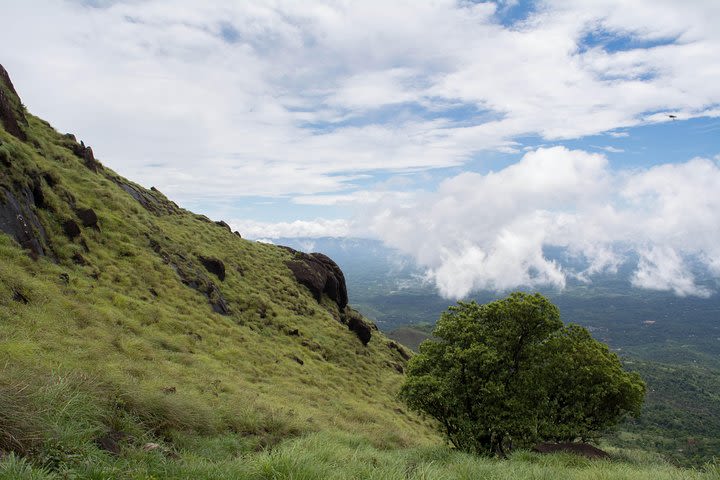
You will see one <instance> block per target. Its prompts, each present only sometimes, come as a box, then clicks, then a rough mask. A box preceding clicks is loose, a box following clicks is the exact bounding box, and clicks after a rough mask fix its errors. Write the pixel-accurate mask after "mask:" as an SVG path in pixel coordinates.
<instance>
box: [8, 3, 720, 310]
mask: <svg viewBox="0 0 720 480" xmlns="http://www.w3.org/2000/svg"><path fill="white" fill-rule="evenodd" d="M0 5H1V6H2V11H3V17H4V18H5V19H10V21H4V22H3V28H2V29H0V63H2V64H3V65H4V66H5V68H6V69H7V70H8V71H9V73H10V75H11V76H12V78H13V81H14V83H15V86H16V88H17V89H18V91H19V93H20V95H21V97H22V99H23V101H24V103H25V105H26V106H27V107H28V109H29V110H30V111H31V112H32V113H34V114H36V115H38V116H40V117H42V118H44V119H46V120H48V121H50V122H51V123H52V125H53V126H54V127H55V128H57V129H58V130H60V131H62V132H72V133H74V134H76V136H77V137H78V138H79V139H82V140H84V141H85V143H86V144H88V145H91V146H92V147H93V150H94V151H95V154H96V156H97V157H98V158H99V159H100V160H101V161H102V162H103V163H104V164H105V165H107V166H109V167H110V168H112V169H114V170H116V171H117V172H119V173H120V174H122V175H123V176H126V177H128V178H130V179H132V180H134V181H137V182H138V183H140V184H143V185H145V186H148V187H149V186H151V185H152V186H156V187H157V188H159V189H160V190H161V191H162V192H163V193H165V194H166V195H168V196H169V197H170V198H173V199H174V200H176V201H177V202H178V203H179V204H180V205H182V206H183V207H185V208H188V209H191V210H193V211H196V212H199V213H205V214H207V215H209V216H210V217H212V218H214V219H218V220H219V219H223V220H226V221H227V222H228V223H230V224H231V225H232V226H234V227H235V228H237V229H238V230H239V231H240V232H241V233H242V234H243V235H244V236H245V237H246V238H250V239H259V238H271V237H280V236H282V237H293V236H304V237H305V236H310V237H313V236H317V237H319V236H338V237H343V236H354V237H367V238H376V239H379V240H382V241H383V242H385V243H386V245H388V246H390V247H393V248H396V249H398V250H400V251H401V252H402V253H404V254H407V255H410V256H411V257H412V258H414V259H415V261H416V262H417V263H418V264H419V265H420V266H421V267H422V268H424V269H425V271H426V272H427V278H428V279H429V280H431V281H433V282H434V283H435V285H436V286H437V288H438V290H439V291H440V293H441V294H443V295H445V296H447V297H450V298H460V297H463V296H465V295H467V294H468V293H469V292H471V291H474V290H478V289H496V290H503V289H509V288H515V287H518V286H540V285H543V286H546V285H550V286H555V287H557V288H560V289H561V288H563V286H564V285H565V284H566V282H567V281H568V280H569V279H570V278H574V279H581V280H583V281H588V282H591V281H592V277H593V275H595V274H598V273H604V274H607V273H613V272H615V271H617V269H618V267H619V266H620V265H622V263H623V262H625V261H626V260H627V259H628V258H631V257H632V258H637V259H638V260H637V265H636V267H635V270H634V273H633V275H632V282H633V285H634V286H636V287H638V288H646V289H653V290H666V291H672V292H674V293H676V294H677V295H680V296H687V295H694V296H700V297H707V296H711V295H715V294H716V293H717V291H718V290H720V288H718V286H720V280H719V279H720V240H719V239H720V215H719V214H718V212H720V194H718V192H720V54H719V53H718V52H720V29H718V28H717V25H720V2H718V1H717V0H688V1H683V2H678V1H676V0H633V1H632V2H628V1H626V0H572V1H571V0H546V1H536V2H525V1H512V0H506V1H497V2H491V1H487V2H474V1H467V0H432V1H430V0H428V1H422V0H397V1H394V0H390V1H388V0H384V1H376V0H363V1H354V2H353V1H307V2H305V1H303V2H298V1H295V0H273V1H270V0H267V1H254V2H250V1H236V2H230V1H220V0H205V1H203V2H197V1H191V0H146V1H143V0H92V1H91V0H84V1H80V0H64V1H63V0H52V1H51V0H33V1H32V2H28V1H24V0H0ZM671 116H672V117H671ZM555 247H559V248H561V249H564V250H565V251H567V252H569V254H570V255H573V256H574V257H576V258H578V259H581V260H582V261H583V265H584V266H583V267H582V268H580V269H577V268H576V269H572V270H571V269H569V268H568V267H567V266H565V265H561V264H559V263H557V262H556V261H554V260H552V259H551V258H548V256H547V255H546V253H545V252H546V251H547V249H548V248H555ZM701 277H702V278H708V277H709V278H712V279H714V282H715V283H714V286H713V284H712V282H711V283H710V284H708V283H707V282H700V281H699V280H698V279H699V278H701Z"/></svg>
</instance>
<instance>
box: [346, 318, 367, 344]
mask: <svg viewBox="0 0 720 480" xmlns="http://www.w3.org/2000/svg"><path fill="white" fill-rule="evenodd" d="M348 328H349V329H350V330H352V331H353V332H355V335H357V337H358V338H359V339H360V341H361V342H362V343H363V345H367V344H368V342H369V341H370V338H371V337H372V327H371V326H370V325H369V324H368V323H367V322H365V321H364V320H363V319H362V318H356V317H351V318H350V319H349V320H348Z"/></svg>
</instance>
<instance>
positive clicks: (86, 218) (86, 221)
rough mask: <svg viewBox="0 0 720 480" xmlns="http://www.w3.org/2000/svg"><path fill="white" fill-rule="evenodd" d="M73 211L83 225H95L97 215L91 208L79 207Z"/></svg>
mask: <svg viewBox="0 0 720 480" xmlns="http://www.w3.org/2000/svg"><path fill="white" fill-rule="evenodd" d="M75 213H76V214H77V216H78V218H79V219H80V222H81V223H82V224H83V227H93V228H95V227H97V224H98V217H97V214H96V213H95V210H93V209H92V208H79V209H78V210H77V211H76V212H75Z"/></svg>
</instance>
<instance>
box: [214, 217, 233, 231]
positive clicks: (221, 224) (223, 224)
mask: <svg viewBox="0 0 720 480" xmlns="http://www.w3.org/2000/svg"><path fill="white" fill-rule="evenodd" d="M215 225H217V226H219V227H222V228H224V229H225V230H227V231H228V232H230V233H232V228H230V225H228V224H227V223H225V222H224V221H222V220H220V221H218V222H215Z"/></svg>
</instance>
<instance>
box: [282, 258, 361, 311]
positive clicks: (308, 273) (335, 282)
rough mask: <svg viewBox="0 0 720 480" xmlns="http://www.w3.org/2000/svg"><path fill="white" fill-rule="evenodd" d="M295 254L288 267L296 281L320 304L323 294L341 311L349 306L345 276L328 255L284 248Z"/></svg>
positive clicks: (287, 263)
mask: <svg viewBox="0 0 720 480" xmlns="http://www.w3.org/2000/svg"><path fill="white" fill-rule="evenodd" d="M283 248H285V249H286V250H288V251H290V252H291V253H293V255H294V258H293V259H292V260H290V261H288V262H286V265H287V266H288V268H289V269H290V271H291V272H292V273H293V275H294V276H295V279H296V280H297V281H298V282H299V283H300V284H302V285H305V286H306V287H307V288H308V290H310V292H311V293H312V294H313V296H314V297H315V299H316V300H317V301H318V302H320V301H321V299H322V295H323V293H324V294H326V295H327V296H328V297H330V298H331V299H332V300H333V301H335V303H337V305H338V308H339V309H340V311H342V310H344V309H345V307H346V306H347V304H348V295H347V286H346V284H345V275H343V272H342V270H340V267H338V265H337V264H336V263H335V262H334V261H333V260H332V259H331V258H330V257H328V256H327V255H323V254H322V253H311V254H307V253H302V252H298V251H296V250H293V249H292V248H290V247H283Z"/></svg>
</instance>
